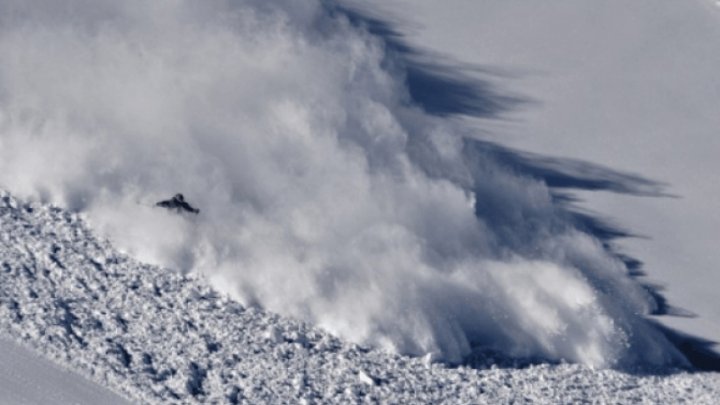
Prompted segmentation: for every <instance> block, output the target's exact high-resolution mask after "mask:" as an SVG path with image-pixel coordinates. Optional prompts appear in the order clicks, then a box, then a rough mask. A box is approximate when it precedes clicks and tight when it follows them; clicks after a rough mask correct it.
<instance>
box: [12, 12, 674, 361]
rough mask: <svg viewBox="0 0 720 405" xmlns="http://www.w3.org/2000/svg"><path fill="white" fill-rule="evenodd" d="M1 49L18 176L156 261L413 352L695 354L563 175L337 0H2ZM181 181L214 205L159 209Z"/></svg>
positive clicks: (199, 202)
mask: <svg viewBox="0 0 720 405" xmlns="http://www.w3.org/2000/svg"><path fill="white" fill-rule="evenodd" d="M0 55H1V57H0V185H1V186H3V187H6V188H7V189H9V190H11V191H12V192H13V193H15V194H18V195H22V196H24V197H32V198H36V199H40V200H43V201H50V202H54V203H57V204H60V205H63V206H65V207H68V208H70V209H73V210H77V211H81V212H83V213H85V215H86V216H87V218H88V220H89V222H90V223H91V224H92V225H93V226H94V227H95V228H96V229H98V230H100V231H101V232H103V233H104V234H105V235H107V236H108V237H109V238H110V239H111V240H112V241H113V242H114V243H115V244H117V246H119V247H120V248H122V249H124V250H125V251H127V252H129V253H131V254H133V255H135V256H136V257H139V258H140V259H142V260H145V261H148V262H152V263H157V264H160V265H164V266H167V267H168V268H173V269H178V270H181V271H186V272H196V273H200V274H204V275H205V276H206V277H207V278H208V279H209V280H211V281H212V282H213V283H214V285H215V286H216V287H217V288H218V289H220V290H222V291H224V292H227V293H228V294H230V295H232V296H233V297H235V298H237V299H239V300H241V301H242V302H244V303H245V304H248V305H261V306H263V307H265V308H268V309H270V310H273V311H277V312H279V313H282V314H285V315H290V316H295V317H298V318H301V319H305V320H308V321H311V322H314V323H316V324H318V325H320V326H322V327H324V328H326V329H328V330H330V331H332V332H334V333H337V334H339V335H341V336H343V337H345V338H348V339H351V340H353V341H356V342H359V343H363V344H371V345H376V346H379V347H383V348H386V349H388V350H395V351H399V352H403V353H410V354H416V355H422V354H425V353H429V352H432V353H436V354H438V355H439V356H441V357H442V358H445V359H447V360H450V361H459V360H461V359H462V358H463V357H464V356H466V355H467V354H469V353H470V352H471V351H472V350H473V348H475V347H487V348H492V349H496V350H500V351H502V352H504V353H507V354H509V355H514V356H541V357H545V358H550V359H567V360H571V361H577V362H583V363H586V364H591V365H598V366H615V365H622V364H636V363H652V364H660V363H668V362H682V361H683V359H682V357H681V355H679V354H678V353H677V352H676V351H675V349H674V348H672V346H671V345H670V344H669V343H668V342H667V341H666V340H665V338H664V337H663V336H662V335H661V334H660V333H658V332H657V331H656V330H655V329H654V328H653V327H651V326H650V325H649V324H648V323H647V321H645V320H644V319H643V317H642V314H646V313H648V312H649V311H651V310H652V308H653V305H654V302H653V300H652V299H651V297H650V296H649V295H648V294H647V293H646V292H645V290H644V289H643V288H642V287H641V286H640V285H639V284H637V283H636V282H634V281H633V280H632V279H631V278H629V276H628V272H627V269H626V268H625V266H624V265H623V263H622V262H620V261H619V260H617V259H616V258H614V257H613V256H611V255H609V254H608V253H607V252H606V251H605V250H604V249H603V247H602V246H601V244H600V242H599V241H597V240H596V239H594V238H593V237H592V236H590V235H588V234H585V233H583V232H581V231H579V230H578V229H576V228H575V227H574V225H573V223H572V221H570V220H569V219H568V218H567V217H566V216H565V215H564V214H563V212H562V211H561V210H559V209H558V208H557V207H556V206H555V205H554V203H553V201H552V198H551V195H550V193H549V191H548V188H547V186H546V185H545V184H544V183H542V182H540V181H538V180H534V179H532V178H530V177H527V176H524V175H523V174H522V173H515V172H511V171H508V170H507V169H504V168H503V167H502V166H501V165H499V164H497V163H496V162H495V161H494V160H493V158H492V156H489V155H488V156H486V155H483V153H482V152H481V151H476V153H473V154H472V156H469V155H468V153H467V148H466V142H465V141H464V139H463V136H462V134H463V133H466V132H467V129H465V128H460V127H459V125H460V124H458V123H457V122H456V121H453V120H450V119H447V118H443V117H438V116H432V115H429V114H427V113H425V112H424V111H423V110H422V109H421V108H419V107H418V106H415V105H414V104H413V102H412V100H411V97H410V96H409V92H408V89H407V88H406V87H405V85H404V83H405V81H404V74H405V72H404V71H403V69H402V67H401V66H399V65H394V64H393V63H392V60H393V55H392V52H391V50H389V49H388V48H386V46H385V44H384V42H383V40H382V39H381V38H378V37H376V36H373V35H372V34H370V33H368V32H367V31H366V30H364V29H362V27H358V26H356V25H355V24H352V23H351V21H350V20H349V19H348V18H346V17H345V16H343V15H342V13H336V12H330V11H329V6H328V5H327V4H324V3H321V2H319V1H315V0H293V1H289V0H288V1H276V2H265V1H243V2H239V1H229V0H226V1H223V0H210V1H203V2H194V1H189V0H158V1H153V2H147V1H139V0H126V1H119V2H118V1H106V0H94V1H83V0H69V1H64V2H55V1H49V0H48V1H41V0H25V1H13V0H0ZM176 192H183V193H184V194H185V196H186V198H187V199H188V201H190V202H191V203H192V204H193V205H196V206H198V207H199V208H201V210H202V212H201V214H200V215H198V216H179V215H174V214H172V213H169V212H165V211H163V210H159V209H155V208H153V207H152V205H153V203H154V202H155V201H158V200H160V199H163V198H166V197H169V196H171V195H173V194H175V193H176ZM228 327H232V325H228Z"/></svg>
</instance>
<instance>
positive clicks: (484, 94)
mask: <svg viewBox="0 0 720 405" xmlns="http://www.w3.org/2000/svg"><path fill="white" fill-rule="evenodd" d="M325 5H326V7H327V9H328V10H329V11H330V13H331V14H333V15H343V16H345V18H347V20H348V21H349V22H350V24H352V25H354V26H357V27H361V28H363V29H365V30H367V31H368V32H369V33H371V34H373V35H375V36H377V37H379V38H380V39H381V40H382V41H383V43H384V46H385V50H386V61H385V63H386V65H387V66H386V67H387V68H388V69H389V70H391V71H399V72H400V74H401V75H404V77H405V84H406V86H407V90H408V96H409V100H408V102H409V103H412V104H416V105H418V106H420V107H421V108H422V109H423V110H424V111H426V112H427V113H429V114H431V115H435V116H440V117H445V116H452V115H465V116H472V117H478V118H491V119H502V118H503V114H504V113H506V112H509V111H513V110H516V109H518V108H522V107H525V106H527V105H528V104H529V103H533V102H534V101H533V100H531V99H530V98H527V97H522V96H520V95H514V94H508V93H507V92H502V91H501V90H500V89H498V87H497V86H496V85H494V84H493V83H491V82H490V79H491V78H492V77H493V76H496V77H497V76H500V75H503V73H502V72H501V71H500V70H499V69H488V68H482V67H477V66H467V65H462V64H458V63H456V64H453V63H448V62H445V61H446V60H447V59H448V58H446V57H444V56H442V55H438V54H436V53H433V52H428V51H424V50H422V49H420V48H418V47H415V46H412V45H411V44H410V43H409V42H408V41H407V39H406V38H405V36H404V35H403V33H402V32H401V30H400V29H399V28H398V24H396V23H394V22H392V21H390V20H388V19H386V18H384V17H379V16H377V15H373V14H371V13H369V12H367V11H364V10H359V9H355V8H351V7H348V6H343V5H339V4H337V3H336V2H335V1H333V0H328V1H327V2H326V3H325ZM441 61H442V62H441ZM465 154H466V156H468V155H473V154H475V155H484V156H490V157H491V158H492V159H493V160H494V161H496V162H498V163H499V164H500V165H501V166H504V167H506V168H508V169H509V170H510V171H512V172H514V173H517V174H519V175H521V176H525V177H528V178H532V179H536V180H538V181H541V182H544V183H545V184H547V186H548V187H549V188H550V190H551V193H552V198H553V202H554V203H555V205H556V208H557V209H558V210H560V211H561V212H563V213H564V214H565V215H567V216H568V217H569V218H571V220H572V222H573V223H574V224H575V226H576V227H577V228H578V229H580V230H583V231H584V232H586V233H588V234H591V235H593V236H594V237H596V238H597V239H598V240H599V241H600V242H601V243H602V244H603V246H604V247H605V249H606V250H607V251H608V252H609V253H610V254H612V255H614V256H615V257H617V258H618V259H619V260H621V261H622V262H623V263H625V265H626V266H627V269H628V274H629V275H630V276H632V277H635V278H637V277H641V276H644V275H646V274H645V272H644V270H643V263H642V261H640V260H638V259H637V258H633V257H630V256H627V255H625V254H622V253H619V252H617V251H615V250H614V248H613V246H614V245H613V243H612V242H613V241H614V240H616V239H619V238H627V237H641V236H639V235H635V234H633V233H632V232H631V231H629V230H627V229H624V228H623V227H622V226H620V225H619V224H616V223H614V222H613V221H611V220H609V219H607V218H604V217H602V216H601V215H599V214H597V213H592V212H586V211H584V210H581V209H580V208H578V205H577V204H578V203H580V202H581V201H579V200H578V199H577V198H576V197H575V196H574V195H573V194H572V192H573V191H579V190H590V191H606V192H613V193H619V194H627V195H633V196H639V197H653V198H658V197H664V198H668V197H669V198H677V196H674V195H672V194H669V193H668V192H667V191H666V187H667V184H664V183H662V182H658V181H654V180H651V179H647V178H645V177H643V176H640V175H637V174H630V173H624V172H621V171H618V170H615V169H612V168H609V167H605V166H602V165H598V164H594V163H590V162H584V161H581V160H577V159H568V158H557V157H549V156H542V155H539V154H534V153H529V152H524V151H520V150H516V149H512V148H509V147H506V146H502V145H500V144H498V143H495V142H489V141H484V140H477V139H466V140H465ZM641 284H643V286H644V288H646V290H647V291H648V292H649V293H650V295H651V296H652V297H653V298H654V299H655V302H656V309H655V311H654V312H653V315H665V316H682V317H694V316H695V315H694V314H692V313H690V312H688V311H685V310H683V309H680V308H676V307H673V306H672V305H670V304H669V303H668V301H667V299H666V298H665V297H664V296H663V294H662V290H663V287H662V286H658V285H653V284H649V283H643V282H641ZM650 322H652V323H653V324H654V325H656V327H657V328H658V330H660V331H661V332H662V333H663V334H664V335H665V336H666V337H667V338H668V340H670V341H671V342H672V343H673V344H674V345H675V346H676V347H677V348H678V349H679V350H680V351H681V352H682V353H683V354H684V355H685V356H686V357H687V359H688V360H689V361H690V363H691V364H692V366H693V367H694V368H695V370H701V371H708V370H712V371H720V353H716V352H715V351H713V350H712V345H713V344H714V342H710V341H708V340H706V339H703V338H699V337H695V336H689V335H687V334H684V333H682V332H679V331H676V330H673V329H671V328H668V327H666V326H663V325H661V324H659V323H658V322H655V321H652V320H650ZM539 363H544V364H547V363H549V362H548V361H547V360H546V359H537V358H534V359H513V358H508V357H506V356H503V355H501V354H499V353H494V352H488V351H487V350H485V351H479V352H477V354H475V355H471V356H470V357H469V358H468V359H467V360H466V362H465V363H464V365H465V366H472V367H476V368H487V367H490V366H491V365H495V366H500V367H513V368H518V367H527V366H529V365H532V364H539ZM624 371H627V372H631V373H636V374H663V373H668V372H673V371H667V370H647V369H641V370H624Z"/></svg>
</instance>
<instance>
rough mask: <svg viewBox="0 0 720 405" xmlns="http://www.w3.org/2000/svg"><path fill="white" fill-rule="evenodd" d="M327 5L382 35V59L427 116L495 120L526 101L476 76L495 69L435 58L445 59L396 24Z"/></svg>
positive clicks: (351, 20) (380, 36) (335, 5)
mask: <svg viewBox="0 0 720 405" xmlns="http://www.w3.org/2000/svg"><path fill="white" fill-rule="evenodd" d="M326 4H327V7H328V9H329V10H330V11H331V13H332V14H341V15H343V16H345V17H346V18H347V19H348V20H349V21H350V23H351V24H352V25H355V26H359V27H362V28H364V29H365V30H367V31H368V32H369V33H371V34H373V35H375V36H377V37H379V38H382V41H383V45H384V47H385V50H386V58H387V60H386V61H385V64H386V65H391V66H392V68H391V69H390V70H399V71H400V72H402V74H403V75H404V77H405V84H406V87H407V90H408V92H409V96H410V99H411V101H412V102H413V103H414V104H416V105H418V106H420V107H422V109H423V110H425V111H426V112H427V113H429V114H432V115H436V116H449V115H459V114H461V115H469V116H474V117H485V118H498V117H500V116H501V114H502V113H504V112H507V111H510V110H514V109H516V108H519V107H520V106H522V105H525V104H528V103H530V102H531V100H530V99H529V98H525V97H521V96H520V95H510V94H507V92H504V93H503V92H501V91H499V90H498V89H497V88H496V86H494V85H493V84H492V83H491V82H490V81H489V80H484V79H482V78H480V77H479V76H487V77H490V76H497V75H498V74H499V73H498V72H497V71H493V70H491V69H488V68H483V67H479V66H469V65H462V64H459V63H448V62H438V61H439V60H447V59H448V58H447V57H443V56H441V55H436V54H434V53H432V52H429V51H423V50H420V49H418V48H416V47H414V46H411V45H410V44H409V43H408V42H407V40H406V39H405V37H404V35H403V34H402V33H401V32H400V30H399V29H398V28H396V24H394V23H392V22H389V21H385V20H383V19H382V18H380V17H377V16H373V15H371V14H369V13H367V12H365V11H360V10H356V9H353V8H350V7H347V6H343V5H338V4H336V3H334V2H332V3H330V2H328V3H326ZM386 67H389V66H386ZM470 73H472V74H470Z"/></svg>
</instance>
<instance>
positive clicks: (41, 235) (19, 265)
mask: <svg viewBox="0 0 720 405" xmlns="http://www.w3.org/2000/svg"><path fill="white" fill-rule="evenodd" d="M0 267H1V268H0V333H1V334H2V336H4V337H6V338H11V339H14V340H15V341H17V342H19V343H21V344H23V345H25V346H27V347H31V348H34V349H35V350H37V351H39V352H41V353H44V354H45V355H46V356H48V357H49V358H51V359H53V360H54V361H56V362H59V363H60V364H63V365H66V366H67V367H69V368H71V369H73V370H75V371H77V372H78V373H80V374H82V375H85V376H86V377H87V378H89V379H91V380H94V381H96V382H98V383H101V384H103V385H106V386H108V387H110V388H112V389H114V390H115V391H117V392H121V393H123V394H124V395H126V396H127V397H128V398H130V399H132V400H133V401H142V402H149V403H157V402H165V401H177V402H182V403H195V402H212V401H216V402H224V403H239V402H246V403H279V402H289V403H303V402H304V403H353V402H367V401H369V402H376V401H380V402H390V403H430V402H447V403H497V402H511V401H519V402H528V401H542V402H552V403H570V402H580V401H591V402H595V401H601V402H617V401H623V402H631V401H634V402H637V401H645V402H650V403H658V402H664V403H671V402H677V401H679V400H686V401H689V402H692V403H698V404H699V403H708V404H709V403H712V402H713V401H714V400H715V399H716V398H717V397H718V396H719V395H720V374H713V373H695V374H693V373H687V372H680V371H677V370H675V371H674V370H670V369H666V370H656V371H658V372H659V374H658V375H651V374H647V375H644V376H643V375H632V374H625V373H622V372H619V371H613V370H592V369H590V368H586V367H584V366H581V365H571V364H559V365H550V364H541V365H534V366H527V367H524V368H512V367H508V368H502V367H500V368H499V367H497V366H495V365H493V366H492V367H491V368H484V367H482V365H483V364H486V365H489V364H490V362H489V359H487V358H483V357H478V358H477V359H476V361H475V365H476V366H479V367H478V368H477V369H473V368H468V367H458V368H447V367H445V366H443V365H440V364H434V363H431V362H429V361H428V359H420V358H408V357H403V356H399V355H393V354H387V353H383V352H381V351H377V350H369V349H365V348H361V347H358V346H357V345H353V344H348V343H345V342H343V341H341V340H338V339H337V338H335V337H333V336H331V335H329V334H327V333H326V332H323V331H321V330H318V329H315V328H313V327H310V326H308V325H306V324H303V323H300V322H297V321H292V320H288V319H285V318H282V317H279V316H277V315H273V314H270V313H267V312H263V311H261V310H257V309H253V308H246V307H243V306H241V305H240V304H238V303H236V302H233V301H231V300H228V299H226V298H223V297H222V296H220V295H219V294H218V293H216V292H214V291H213V290H212V289H210V288H209V287H208V286H207V285H206V284H205V283H204V282H203V281H201V280H194V279H190V278H187V277H183V276H181V275H178V274H176V273H174V272H171V271H168V270H163V269H160V268H157V267H153V266H148V265H144V264H141V263H139V262H137V261H135V260H133V259H131V258H129V257H127V256H125V255H122V254H120V253H118V252H117V251H115V250H114V249H113V248H112V247H111V246H110V245H109V244H108V243H107V242H102V241H99V240H98V239H97V238H95V237H94V236H93V235H92V232H91V231H90V230H88V228H87V226H86V225H85V224H84V222H83V221H82V219H81V218H79V217H78V216H77V215H76V214H71V213H68V212H66V211H63V210H62V209H59V208H56V207H52V206H48V205H42V204H37V203H25V202H22V201H18V200H17V199H15V198H13V197H12V196H11V195H10V194H8V193H6V192H0ZM3 366H6V365H3ZM5 399H6V400H7V399H8V398H5Z"/></svg>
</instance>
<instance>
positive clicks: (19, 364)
mask: <svg viewBox="0 0 720 405" xmlns="http://www.w3.org/2000/svg"><path fill="white" fill-rule="evenodd" d="M0 365H1V366H0V403H1V404H8V405H9V404H16V405H17V404H28V405H29V404H74V405H98V404H103V405H129V404H130V402H129V401H127V400H125V399H124V398H122V397H120V396H119V395H117V394H115V393H113V392H112V391H110V390H108V389H107V388H105V387H102V386H100V385H98V384H93V383H92V382H91V381H89V380H88V379H87V378H84V377H82V376H80V375H79V374H77V373H74V372H72V371H69V370H67V369H63V368H62V367H60V366H58V365H57V364H54V363H53V362H51V361H49V360H47V359H45V358H42V357H41V356H39V355H38V354H36V353H33V352H31V351H30V350H28V349H26V348H24V347H22V346H19V345H17V344H16V343H14V342H12V341H10V340H7V339H2V338H0Z"/></svg>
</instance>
